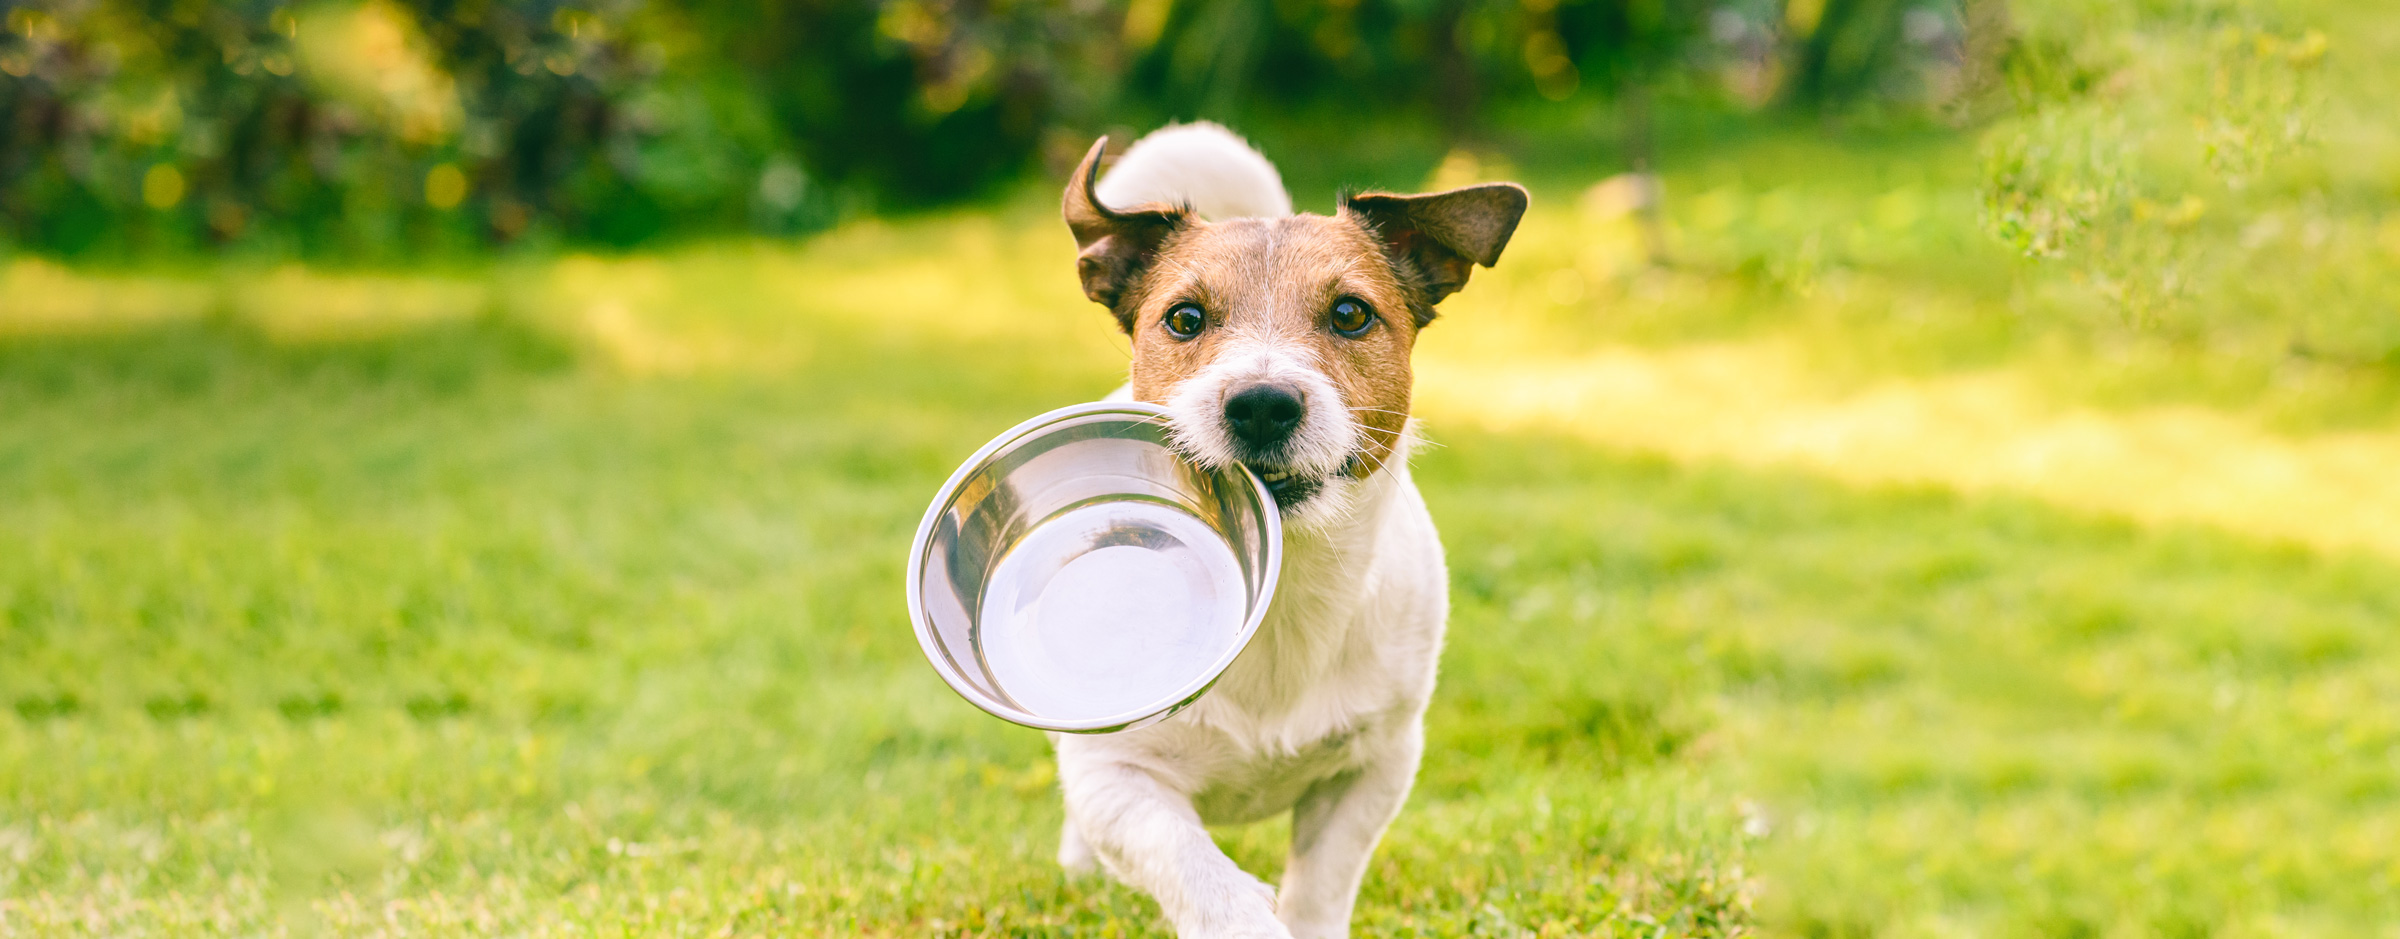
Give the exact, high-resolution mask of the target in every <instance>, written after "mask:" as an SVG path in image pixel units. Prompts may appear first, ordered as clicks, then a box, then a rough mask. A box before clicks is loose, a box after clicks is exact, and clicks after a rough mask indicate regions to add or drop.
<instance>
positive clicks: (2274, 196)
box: [1983, 2, 2400, 368]
mask: <svg viewBox="0 0 2400 939" xmlns="http://www.w3.org/2000/svg"><path fill="white" fill-rule="evenodd" d="M2028 9H2029V10H2030V11H2031V12H2032V15H2029V16H2027V17H2025V20H2026V22H2025V25H2024V34H2023V36H2022V38H2021V39H2020V41H2019V42H2018V43H2017V44H2016V46H2015V48H2014V50H2013V51H2012V53H2011V55H2010V57H2009V59H2008V63H2007V70H2008V79H2007V81H2006V82H2005V84H2006V87H2007V88H2008V89H2009V93H2010V95H2011V96H2012V97H2013V98H2014V100H2015V105H2014V107H2015V113H2014V114H2013V115H2011V116H2009V117H2007V118H2005V119H2003V120H2001V121H1999V122H1998V123H1997V124H1996V125H1995V126H1994V127H1992V128H1991V129H1990V130H1989V131H1988V132H1986V134H1985V135H1984V138H1983V140H1984V143H1983V150H1984V158H1983V162H1984V165H1985V177H1986V178H1985V183H1984V186H1983V201H1984V207H1985V224H1986V226H1987V227H1988V228H1989V229H1990V230H1991V231H1992V233H1993V234H1995V235H1996V236H1998V237H1999V238H2000V239H2001V240H2002V241H2003V242H2004V243H2006V244H2008V245H2010V246H2011V247H2013V248H2015V249H2017V250H2018V251H2020V252H2022V253H2023V254H2025V255H2026V256H2028V257H2031V258H2036V259H2040V260H2041V261H2042V262H2043V263H2045V264H2054V265H2060V266H2063V267H2066V268H2067V269H2069V270H2071V271H2073V272H2074V273H2075V274H2076V275H2077V276H2079V277H2080V278H2082V279H2084V280H2085V281H2086V282H2088V283H2089V284H2091V285H2092V286H2093V287H2095V288H2096V289H2097V290H2098V292H2099V293H2100V294H2102V295H2103V296H2104V297H2105V298H2106V300H2107V302H2106V304H2105V309H2106V310H2107V311H2108V312H2110V313H2113V314H2114V315H2115V317H2116V318H2117V319H2118V320H2119V321H2120V322H2122V323H2125V324H2129V325H2131V326H2134V327H2136V328H2139V329H2141V330H2143V331H2145V332H2148V333H2150V334H2153V335H2158V336H2163V337H2165V338H2166V339H2168V340H2170V341H2173V342H2176V343H2181V344H2187V345H2192V344H2201V343H2207V344H2212V345H2215V346H2218V347H2220V348H2222V347H2228V346H2235V345H2273V346H2280V347H2282V350H2283V351H2284V352H2285V353H2286V354H2292V355H2298V356H2302V357H2307V358H2314V359H2322V360H2327V361H2332V362H2337V363H2343V364H2345V365H2347V366H2349V367H2363V368H2376V367H2380V364H2381V363H2387V362H2389V361H2391V360H2392V357H2393V356H2394V355H2395V354H2400V320H2395V319H2394V318H2392V317H2391V316H2390V315H2389V314H2388V309H2389V299H2390V298H2391V296H2392V293H2391V289H2390V287H2389V284H2388V278H2364V277H2360V276H2358V275H2357V272H2363V270H2364V269H2366V268H2368V267H2372V266H2373V265H2374V264H2375V263H2377V262H2375V261H2374V260H2371V259H2372V258H2373V257H2374V256H2375V255H2378V254H2388V251H2386V250H2384V249H2381V248H2379V247H2378V246H2379V244H2380V243H2381V242H2382V240H2383V239H2382V236H2381V234H2380V232H2381V228H2380V227H2379V226H2381V225H2384V224H2385V219H2386V218H2388V217H2389V215H2388V208H2385V207H2384V206H2385V205H2386V202H2387V200H2386V199H2384V198H2383V197H2381V196H2378V195H2375V194H2373V187H2374V186H2375V185H2376V184H2374V183H2371V182H2369V180H2372V179H2374V178H2376V176H2377V175H2378V174H2380V173H2382V172H2383V171H2384V170H2383V169H2382V168H2383V167H2386V166H2388V165H2389V164H2390V162H2391V160H2392V154H2393V151H2392V148H2391V147H2390V145H2389V144H2388V142H2385V141H2383V140H2381V139H2379V137H2378V133H2379V127H2381V126H2388V124H2385V123H2383V122H2379V121H2377V119H2376V116H2375V115H2376V112H2377V110H2378V109H2379V108H2380V104H2378V103H2376V101H2375V100H2374V99H2375V97H2376V95H2375V93H2374V92H2371V91H2369V90H2368V89H2370V88H2373V87H2376V86H2377V85H2378V84H2379V83H2380V82H2381V81H2382V80H2383V76H2385V75H2387V74H2388V71H2389V70H2388V68H2387V67H2385V66H2384V65H2383V64H2382V63H2385V62H2388V61H2390V55H2389V50H2388V49H2384V48H2381V47H2380V46H2377V45H2373V43H2376V42H2378V41H2380V40H2379V38H2378V37H2379V34H2378V33H2376V32H2375V31H2374V30H2373V29H2372V28H2366V27H2365V24H2366V23H2367V22H2369V21H2371V14H2365V13H2363V12H2361V11H2358V10H2357V8H2355V7H2351V6H2348V5H2333V4H2325V5H2311V4H2306V3H2299V2H2288V3H2222V4H2197V5H2155V6H2153V5H2123V4H2090V5H2082V4H2072V3H2061V4H2036V5H2028ZM2349 27H2357V28H2349ZM2343 36H2352V37H2356V38H2357V39H2359V40H2360V41H2362V42H2363V43H2366V44H2364V45H2361V46H2358V47H2356V48H2345V47H2344V45H2343V39H2342V38H2340V37H2343ZM2385 44H2386V45H2388V42H2386V43H2385ZM2329 78H2332V79H2333V80H2332V81H2329V80H2328V79H2329ZM2329 137H2330V138H2333V139H2336V140H2338V141H2340V143H2339V144H2338V146H2339V147H2340V149H2339V150H2338V152H2337V151H2332V150H2327V149H2326V141H2327V139H2328V138H2329ZM2343 192H2347V193H2349V194H2350V197H2349V198H2336V197H2335V196H2336V194H2337V193H2343ZM2295 238H2297V239H2298V240H2299V242H2301V244H2295V243H2294V239H2295ZM2345 272H2351V273H2345ZM2378 310H2383V311H2386V312H2376V311H2378Z"/></svg>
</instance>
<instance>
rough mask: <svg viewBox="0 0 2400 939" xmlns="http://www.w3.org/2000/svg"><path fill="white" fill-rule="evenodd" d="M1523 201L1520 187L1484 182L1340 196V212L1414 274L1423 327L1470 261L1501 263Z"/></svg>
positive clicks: (1462, 278) (1459, 283) (1462, 277)
mask: <svg viewBox="0 0 2400 939" xmlns="http://www.w3.org/2000/svg"><path fill="white" fill-rule="evenodd" d="M1527 202H1528V198H1527V196H1526V195H1525V187H1523V186H1519V185H1517V184H1515V183H1484V184H1481V185H1476V186H1467V187H1463V188H1459V189H1452V190H1450V191H1448V192H1432V193H1426V194H1424V195H1416V196H1403V195H1395V194H1392V193H1388V192H1365V193H1359V194H1357V195H1353V196H1350V197H1348V198H1345V199H1343V200H1342V211H1343V213H1344V214H1347V215H1350V216H1352V217H1354V218H1357V219H1358V220H1359V221H1361V222H1363V223H1364V224H1365V225H1366V226H1367V228H1368V229H1369V230H1371V231H1373V232H1374V233H1375V235H1376V237H1378V238H1381V239H1382V240H1383V245H1384V250H1385V252H1386V253H1388V254H1389V255H1390V256H1391V258H1392V261H1393V263H1394V264H1395V265H1399V266H1401V267H1403V268H1405V269H1406V272H1413V273H1414V274H1415V275H1416V281H1417V285H1418V286H1419V287H1421V288H1423V289H1424V291H1425V309H1424V310H1423V311H1422V312H1420V313H1419V314H1418V317H1417V319H1418V323H1417V325H1419V326H1423V325H1425V321H1427V320H1431V319H1432V318H1433V310H1432V306H1433V304H1435V303H1439V302H1441V299H1442V298H1443V297H1447V296H1449V295H1451V294H1453V293H1457V292H1458V288H1460V287H1464V286H1466V285H1467V274H1468V272H1469V271H1472V270H1473V269H1474V265H1477V264H1481V265H1483V266H1485V267H1490V266H1492V265H1494V264H1497V263H1500V249H1502V248H1505V247H1508V237H1509V236H1510V235H1513V234H1516V231H1517V221H1518V220H1519V219H1522V218H1524V217H1525V206H1526V204H1527ZM1406 272H1404V274H1403V277H1404V278H1405V276H1406Z"/></svg>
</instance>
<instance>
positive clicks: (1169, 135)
mask: <svg viewBox="0 0 2400 939" xmlns="http://www.w3.org/2000/svg"><path fill="white" fill-rule="evenodd" d="M1098 191H1099V194H1100V204H1101V205H1105V206H1110V207H1112V208H1126V207H1129V206H1134V205H1139V204H1141V203H1144V202H1166V203H1171V204H1178V205H1189V206H1191V207H1192V209H1193V211H1196V212H1199V213H1200V217H1201V218H1205V219H1208V220H1210V221H1220V222H1221V221H1224V220H1226V219H1229V218H1282V217H1284V216H1286V215H1290V214H1292V197H1291V196H1290V195H1289V194H1287V193H1285V192H1284V191H1283V176H1282V174H1279V173H1277V172H1275V164H1273V163H1269V162H1267V158H1266V157H1264V156H1260V155H1259V152H1258V151H1256V150H1252V149H1250V145H1249V144H1248V143H1246V142H1244V141H1243V140H1242V138H1241V137H1240V136H1239V135H1237V134H1235V133H1234V132H1233V131H1230V130H1226V129H1225V128H1224V127H1222V126H1219V125H1217V124H1212V123H1209V122H1207V121H1194V122H1192V123H1189V124H1169V125H1167V126H1165V127H1161V128H1159V129H1157V130H1154V131H1151V132H1150V133H1149V134H1148V135H1146V136H1144V137H1143V138H1142V139H1140V140H1138V141H1135V142H1134V145H1133V147H1132V148H1130V149H1128V150H1126V151H1125V155H1124V156H1122V157H1118V158H1117V165H1116V166H1114V167H1111V168H1110V169H1109V171H1108V175H1106V176H1102V177H1101V178H1100V185H1099V187H1098Z"/></svg>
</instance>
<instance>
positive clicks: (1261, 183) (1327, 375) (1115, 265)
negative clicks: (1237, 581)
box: [1051, 123, 1527, 939]
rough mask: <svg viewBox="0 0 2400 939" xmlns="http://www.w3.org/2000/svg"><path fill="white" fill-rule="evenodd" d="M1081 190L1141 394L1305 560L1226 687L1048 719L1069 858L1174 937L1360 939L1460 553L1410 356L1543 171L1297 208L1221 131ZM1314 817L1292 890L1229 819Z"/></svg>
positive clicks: (1090, 242)
mask: <svg viewBox="0 0 2400 939" xmlns="http://www.w3.org/2000/svg"><path fill="white" fill-rule="evenodd" d="M1107 144H1108V140H1107V138H1105V137H1104V138H1101V140H1100V141H1099V142H1097V143H1095V144H1093V146H1092V148H1091V151H1090V152H1089V153H1088V154H1087V155H1086V156H1085V157H1084V158H1083V161H1082V164H1081V165H1080V166H1078V167H1077V168H1076V170H1075V175H1074V178H1073V179H1072V180H1071V181H1070V182H1069V184H1068V186H1067V191H1066V198H1065V208H1064V214H1065V216H1066V222H1067V228H1068V229H1069V230H1070V231H1072V232H1073V233H1074V236H1075V244H1076V247H1077V250H1078V252H1079V253H1078V256H1077V258H1076V271H1077V274H1078V276H1079V277H1080V278H1081V279H1082V281H1083V290H1084V294H1085V295H1086V296H1088V297H1090V298H1091V299H1092V300H1094V301H1096V302H1098V303H1100V304H1102V305H1104V306H1106V307H1108V309H1109V311H1110V312H1111V313H1113V314H1114V315H1115V317H1116V321H1117V325H1118V327H1119V328H1121V329H1123V330H1124V332H1125V334H1126V336H1127V337H1128V338H1129V339H1130V340H1131V347H1132V367H1131V381H1130V382H1129V383H1128V385H1127V386H1126V387H1125V388H1124V389H1122V390H1121V391H1120V392H1119V396H1120V397H1130V398H1133V399H1138V400H1142V401H1148V402H1153V403H1156V404H1161V405H1164V406H1165V407H1166V408H1167V409H1168V410H1169V411H1170V412H1171V414H1170V417H1169V418H1168V425H1169V437H1170V439H1171V440H1172V441H1173V443H1174V444H1175V446H1176V447H1177V449H1179V450H1180V451H1181V452H1182V453H1183V454H1184V455H1186V456H1187V457H1188V458H1190V459H1191V460H1193V461H1195V462H1197V463H1200V464H1202V465H1204V466H1210V467H1226V466H1231V465H1234V464H1242V465H1246V466H1248V467H1249V468H1250V469H1252V470H1253V471H1256V472H1257V473H1258V474H1259V475H1260V477H1261V478H1262V479H1263V480H1265V481H1266V483H1267V486H1268V488H1269V489H1270V490H1271V491H1272V492H1273V493H1274V496H1275V501H1276V504H1277V506H1278V508H1279V509H1280V510H1281V512H1282V515H1283V518H1284V533H1285V534H1284V561H1283V569H1282V573H1281V576H1280V578H1279V583H1278V586H1277V588H1276V593H1275V598H1274V601H1273V603H1272V604H1271V605H1270V607H1269V608H1268V610H1267V614H1266V618H1265V620H1264V622H1262V623H1261V624H1260V626H1259V628H1258V631H1257V633H1256V635H1255V637H1254V638H1253V639H1252V640H1251V642H1250V645H1249V646H1248V648H1246V649H1244V650H1243V652H1242V654H1241V655H1240V656H1239V657H1238V658H1236V659H1235V660H1234V662H1233V664H1232V666H1231V667H1230V668H1228V669H1227V670H1226V671H1225V673H1224V674H1223V675H1222V676H1221V677H1220V678H1219V679H1218V681H1217V683H1216V685H1215V687H1214V688H1212V689H1211V690H1210V691H1209V693H1208V694H1206V695H1205V696H1203V697H1202V698H1200V700H1198V701H1197V702H1194V703H1193V704H1192V705H1191V706H1190V707H1188V708H1186V709H1185V710H1183V711H1182V712H1180V713H1177V714H1176V715H1174V716H1173V717H1170V718H1168V719H1166V720H1164V721H1161V722H1159V723H1157V724H1153V725H1151V726H1148V727H1144V728H1140V729H1137V730H1133V731H1127V732H1124V733H1118V734H1109V735H1096V736H1082V735H1073V734H1053V735H1051V737H1052V741H1053V744H1054V746H1055V748H1056V750H1057V755H1058V779H1059V788H1060V790H1061V793H1062V794H1063V796H1064V799H1065V803H1066V815H1067V822H1066V826H1065V831H1064V832H1062V834H1061V837H1060V844H1059V850H1058V859H1059V863H1060V864H1062V865H1064V866H1065V867H1066V868H1067V869H1068V870H1069V871H1071V872H1077V873H1080V872H1086V871H1090V870H1092V869H1093V868H1094V866H1095V864H1096V865H1097V866H1099V867H1104V868H1106V869H1107V870H1108V872H1109V873H1111V874H1113V875H1114V876H1115V877H1116V878H1117V879H1118V880H1120V881H1123V882H1124V883H1126V884H1128V885H1131V886H1133V887H1134V888H1136V889H1139V890H1141V891H1143V892H1145V893H1148V894H1149V895H1150V896H1151V897H1152V898H1154V899H1156V900H1157V901H1158V904H1159V906H1160V907H1161V909H1162V910H1163V911H1164V912H1165V914H1166V916H1167V918H1168V919H1169V920H1170V921H1172V922H1173V924H1174V926H1175V930H1176V932H1177V934H1178V935H1181V936H1184V937H1190V939H1201V937H1211V939H1213V937H1287V936H1290V937H1301V939H1319V937H1328V936H1345V935H1347V934H1348V933H1349V929H1350V915H1351V908H1352V906H1353V904H1354V903H1355V902H1356V900H1357V897H1358V889H1359V884H1360V881H1361V879H1362V878H1363V877H1364V876H1365V874H1366V869H1367V861H1368V859H1369V857H1370V856H1371V855H1372V854H1373V853H1374V850H1375V844H1376V842H1377V841H1378V840H1380V839H1381V838H1382V837H1383V831H1384V829H1385V828H1386V827H1387V826H1389V825H1390V824H1391V822H1392V819H1393V818H1394V817H1395V816H1396V815H1398V814H1399V811H1400V806H1401V803H1402V802H1403V801H1405V800H1406V799H1407V797H1408V791H1409V788H1410V786H1411V785H1412V784H1413V783H1414V781H1415V779H1416V773H1417V764H1418V761H1419V759H1420V758H1421V757H1422V755H1423V753H1424V749H1425V733H1424V715H1425V707H1426V703H1427V702H1428V701H1429V700H1430V699H1431V697H1432V695H1433V687H1434V671H1435V667H1436V664H1437V662H1438V660H1439V659H1440V657H1441V647H1442V631H1443V626H1444V623H1445V621H1446V619H1447V617H1448V614H1449V580H1448V576H1449V575H1448V571H1447V569H1446V567H1445V565H1444V562H1443V558H1442V546H1441V540H1440V538H1439V536H1438V535H1437V534H1436V532H1435V531H1434V526H1433V519H1432V517H1431V516H1430V515H1429V514H1428V513H1427V512H1426V510H1425V502H1424V499H1423V498H1422V497H1421V496H1419V494H1418V492H1417V489H1416V485H1415V483H1413V482H1411V481H1410V478H1409V472H1408V458H1409V454H1410V451H1411V450H1412V448H1413V447H1414V446H1415V444H1416V443H1417V441H1418V439H1419V438H1418V436H1417V431H1416V427H1415V425H1414V423H1413V422H1412V421H1411V419H1410V417H1409V396H1410V389H1411V379H1410V371H1409V352H1410V349H1411V348H1412V346H1413V345H1414V343H1415V341H1416V338H1417V334H1418V332H1419V331H1421V330H1423V329H1424V328H1425V327H1426V326H1427V325H1428V324H1430V323H1431V322H1433V320H1434V311H1435V305H1436V304H1438V303H1440V302H1441V300H1442V299H1443V298H1444V297H1447V296H1449V295H1451V294H1452V293H1454V292H1456V291H1457V290H1458V289H1459V288H1461V287H1464V286H1465V285H1466V282H1467V275H1468V274H1469V272H1470V271H1471V270H1472V268H1473V267H1474V266H1475V265H1482V266H1484V267H1490V266H1492V265H1493V264H1494V263H1496V262H1498V261H1499V259H1500V251H1501V249H1502V248H1504V247H1506V246H1507V244H1508V240H1509V236H1510V235H1511V234H1513V233H1514V232H1515V231H1516V227H1517V222H1518V221H1519V220H1520V219H1521V218H1522V217H1523V216H1524V213H1525V208H1526V205H1527V195H1526V192H1525V190H1524V189H1523V188H1522V187H1520V186H1517V185H1515V184H1512V183H1489V184H1484V185H1477V186H1468V187H1465V188H1461V189H1452V190H1449V191H1446V192H1437V193H1430V194H1424V195H1398V194H1391V193H1381V192H1367V193H1358V194H1352V195H1346V196H1344V197H1343V198H1342V199H1341V203H1340V208H1339V209H1338V210H1337V211H1336V213H1335V214H1333V215H1331V216H1325V215H1308V214H1294V213H1293V212H1292V209H1291V200H1290V197H1289V196H1288V195H1287V194H1286V193H1285V192H1284V189H1283V183H1282V180H1281V177H1280V175H1279V174H1278V173H1277V172H1276V170H1275V167H1274V165H1273V164H1272V163H1269V162H1268V161H1267V159H1266V158H1265V157H1263V156H1261V155H1260V154H1259V153H1258V152H1257V151H1256V150H1253V149H1251V147H1250V146H1249V145H1248V144H1247V143H1245V142H1244V141H1243V140H1242V139H1241V138H1240V137H1238V136H1235V135H1234V134H1233V133H1232V132H1231V131H1228V130H1226V129H1225V128H1223V127H1220V126H1217V125H1214V124H1207V123H1195V124H1183V125H1171V126H1169V127H1166V128H1164V129H1161V130H1158V131H1156V132H1154V133H1152V134H1150V135H1149V136H1146V137H1144V138H1142V140H1141V141H1140V142H1138V143H1136V144H1135V145H1134V146H1133V147H1132V148H1130V149H1129V150H1127V151H1126V153H1125V154H1124V156H1123V157H1122V158H1121V159H1119V160H1118V161H1117V163H1116V165H1115V167H1114V168H1113V169H1112V170H1111V171H1110V172H1109V174H1108V176H1107V178H1106V179H1100V178H1099V167H1100V158H1101V155H1102V153H1103V152H1104V151H1105V149H1106V147H1107ZM1284 811H1289V812H1291V813H1292V845H1291V854H1290V858H1289V861H1288V862H1287V863H1286V865H1285V867H1284V874H1283V880H1282V885H1281V888H1280V889H1277V888H1275V887H1270V886H1268V885H1267V884H1266V883H1265V882H1263V881H1261V880H1259V879H1258V878H1256V877H1254V876H1251V875H1250V874H1248V873H1246V872H1244V871H1243V870H1242V869H1241V868H1239V867H1237V866H1235V864H1234V863H1233V861H1232V860H1231V859H1229V858H1227V857H1226V856H1225V854H1224V853H1223V852H1222V851H1219V850H1218V849H1217V846H1216V844H1215V842H1213V841H1211V840H1210V838H1209V833H1208V829H1207V828H1206V827H1205V826H1207V825H1215V824H1238V823H1244V822H1250V821H1255V820H1258V819H1262V818H1266V817H1268V816H1270V815H1273V814H1275V813H1278V812H1284Z"/></svg>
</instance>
